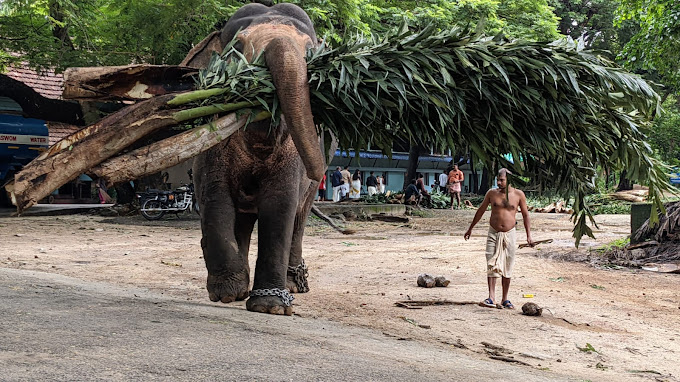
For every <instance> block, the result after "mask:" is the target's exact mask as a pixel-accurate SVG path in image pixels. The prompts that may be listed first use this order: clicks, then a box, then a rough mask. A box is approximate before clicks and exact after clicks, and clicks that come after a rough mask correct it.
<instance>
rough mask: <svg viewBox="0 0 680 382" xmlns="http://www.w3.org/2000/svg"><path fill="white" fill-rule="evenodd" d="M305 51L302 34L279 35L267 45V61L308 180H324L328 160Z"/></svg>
mask: <svg viewBox="0 0 680 382" xmlns="http://www.w3.org/2000/svg"><path fill="white" fill-rule="evenodd" d="M304 49H305V47H304V45H303V44H301V43H300V36H299V35H292V36H291V35H279V36H277V37H275V38H273V39H272V40H271V41H270V42H269V44H268V45H267V48H266V49H265V59H266V61H267V66H268V67H269V70H270V71H271V73H272V79H273V80H274V85H275V86H276V92H277V95H278V97H279V101H280V102H279V103H280V105H281V111H282V112H283V115H284V119H285V121H286V125H287V126H288V129H289V131H290V135H291V137H292V138H293V142H295V147H296V148H297V150H298V152H299V153H300V157H301V158H302V163H303V164H304V166H305V169H306V170H307V177H309V179H312V180H316V181H321V178H322V177H323V173H324V172H325V169H326V161H325V158H324V156H323V154H322V153H321V149H320V147H319V136H318V134H317V131H316V126H315V125H314V118H313V116H312V109H311V106H310V103H309V84H308V82H307V63H306V62H305V50H304Z"/></svg>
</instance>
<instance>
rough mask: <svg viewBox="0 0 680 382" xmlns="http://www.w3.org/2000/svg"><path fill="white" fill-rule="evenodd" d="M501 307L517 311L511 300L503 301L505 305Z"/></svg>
mask: <svg viewBox="0 0 680 382" xmlns="http://www.w3.org/2000/svg"><path fill="white" fill-rule="evenodd" d="M501 305H503V307H504V308H505V309H515V306H514V305H512V303H511V302H510V300H505V301H503V303H502V304H501Z"/></svg>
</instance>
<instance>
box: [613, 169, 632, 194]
mask: <svg viewBox="0 0 680 382" xmlns="http://www.w3.org/2000/svg"><path fill="white" fill-rule="evenodd" d="M626 176H627V174H626V170H623V171H621V178H619V185H618V186H617V187H616V191H626V190H632V189H633V182H631V181H630V179H628V178H627V177H626Z"/></svg>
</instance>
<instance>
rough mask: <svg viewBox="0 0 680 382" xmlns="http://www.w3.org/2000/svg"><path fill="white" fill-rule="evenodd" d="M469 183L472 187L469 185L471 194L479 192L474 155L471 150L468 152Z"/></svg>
mask: <svg viewBox="0 0 680 382" xmlns="http://www.w3.org/2000/svg"><path fill="white" fill-rule="evenodd" d="M470 171H471V173H472V174H471V175H470V184H471V186H472V187H470V192H472V193H473V194H477V193H478V192H479V178H478V174H477V168H475V156H474V154H473V153H472V152H470Z"/></svg>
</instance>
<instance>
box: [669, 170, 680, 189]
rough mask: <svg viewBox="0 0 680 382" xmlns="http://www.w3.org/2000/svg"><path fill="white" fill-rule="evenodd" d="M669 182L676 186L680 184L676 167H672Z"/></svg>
mask: <svg viewBox="0 0 680 382" xmlns="http://www.w3.org/2000/svg"><path fill="white" fill-rule="evenodd" d="M671 184H672V185H676V186H677V185H679V184H680V169H679V168H677V167H675V168H673V172H672V173H671Z"/></svg>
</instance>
